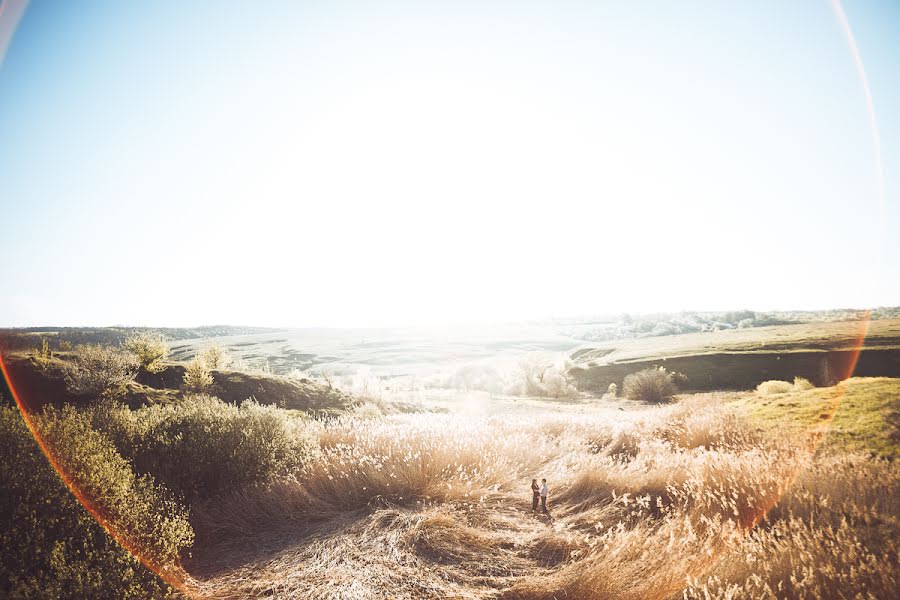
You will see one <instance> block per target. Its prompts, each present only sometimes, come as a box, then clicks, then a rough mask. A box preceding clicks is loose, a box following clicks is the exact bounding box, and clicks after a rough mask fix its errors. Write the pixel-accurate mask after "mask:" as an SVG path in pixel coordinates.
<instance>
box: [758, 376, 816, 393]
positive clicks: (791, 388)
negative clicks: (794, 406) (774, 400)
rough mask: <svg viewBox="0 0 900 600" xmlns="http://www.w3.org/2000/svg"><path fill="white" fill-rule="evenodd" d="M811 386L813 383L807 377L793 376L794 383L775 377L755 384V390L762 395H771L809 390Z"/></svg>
mask: <svg viewBox="0 0 900 600" xmlns="http://www.w3.org/2000/svg"><path fill="white" fill-rule="evenodd" d="M813 387H814V386H813V384H811V383H810V382H809V380H808V379H804V378H802V377H794V383H790V382H788V381H779V380H777V379H772V380H770V381H763V382H762V383H761V384H759V385H758V386H756V391H757V392H758V393H759V394H761V395H763V396H772V395H774V394H787V393H788V392H802V391H805V390H811V389H812V388H813Z"/></svg>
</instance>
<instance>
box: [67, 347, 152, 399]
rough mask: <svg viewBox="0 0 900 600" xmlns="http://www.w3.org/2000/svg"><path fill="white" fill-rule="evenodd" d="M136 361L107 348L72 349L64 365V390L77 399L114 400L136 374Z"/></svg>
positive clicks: (127, 354) (118, 351)
mask: <svg viewBox="0 0 900 600" xmlns="http://www.w3.org/2000/svg"><path fill="white" fill-rule="evenodd" d="M137 370H138V362H137V360H136V359H135V358H134V357H133V356H132V355H131V354H129V353H127V352H124V351H122V350H119V349H118V348H113V347H110V346H99V345H97V346H95V345H82V346H75V348H74V349H73V350H72V356H71V358H70V360H69V361H67V362H66V363H65V367H64V373H65V379H66V387H68V388H69V391H70V392H72V393H73V394H75V395H77V396H90V397H96V398H115V397H118V396H121V395H122V393H123V392H124V391H125V386H126V384H128V382H130V381H132V380H134V376H135V375H136V374H137Z"/></svg>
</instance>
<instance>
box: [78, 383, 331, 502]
mask: <svg viewBox="0 0 900 600" xmlns="http://www.w3.org/2000/svg"><path fill="white" fill-rule="evenodd" d="M94 423H95V425H96V426H97V427H98V428H99V429H101V430H102V431H105V432H106V433H107V435H109V436H110V439H112V440H113V443H114V444H115V446H116V448H117V449H118V450H119V452H121V453H122V455H123V456H125V457H126V458H128V459H129V460H131V461H132V464H133V465H134V467H135V469H136V470H137V471H138V472H139V473H146V474H152V475H153V477H154V478H155V479H156V480H157V481H160V482H161V483H163V484H164V485H165V486H166V487H168V488H169V489H171V490H173V491H174V492H176V493H178V494H181V495H183V496H184V498H185V499H186V500H187V501H188V502H191V503H195V502H198V501H202V500H206V499H209V498H212V497H214V496H217V495H219V494H221V493H223V492H227V491H232V490H238V489H242V488H245V487H247V486H250V485H253V484H257V483H262V482H265V481H268V480H270V479H271V478H273V477H276V476H278V475H282V474H287V473H290V472H293V471H295V470H297V469H298V468H300V467H301V466H302V465H303V464H304V463H305V462H306V461H308V460H309V458H310V457H311V456H312V454H313V452H314V451H315V447H316V446H315V441H314V438H313V437H312V436H311V435H310V434H308V433H306V431H305V430H304V428H303V427H302V425H301V424H300V422H299V420H298V419H297V418H295V417H291V416H289V415H287V413H285V412H284V411H282V410H280V409H278V408H276V407H274V406H262V405H260V404H258V403H256V402H254V401H251V400H247V401H245V402H243V403H242V404H241V405H240V406H235V405H232V404H227V403H225V402H222V401H221V400H219V399H218V398H214V397H210V396H202V395H201V396H190V397H188V398H186V399H184V400H183V401H182V402H179V403H177V404H174V405H165V406H162V405H157V406H146V407H143V408H141V409H138V410H129V409H128V408H126V407H120V408H113V409H108V408H102V407H98V408H96V409H95V410H94Z"/></svg>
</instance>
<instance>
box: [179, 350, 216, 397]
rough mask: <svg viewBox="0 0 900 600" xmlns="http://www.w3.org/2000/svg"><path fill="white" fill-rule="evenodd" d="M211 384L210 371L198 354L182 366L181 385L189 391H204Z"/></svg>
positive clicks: (207, 389)
mask: <svg viewBox="0 0 900 600" xmlns="http://www.w3.org/2000/svg"><path fill="white" fill-rule="evenodd" d="M212 385H213V376H212V371H211V370H210V368H209V365H207V364H206V360H204V359H203V358H202V357H200V356H195V357H194V358H193V360H191V361H190V362H189V363H188V364H187V366H186V367H185V368H184V379H183V382H182V387H183V388H184V389H185V390H187V391H189V392H196V393H201V392H206V391H209V389H210V388H211V387H212Z"/></svg>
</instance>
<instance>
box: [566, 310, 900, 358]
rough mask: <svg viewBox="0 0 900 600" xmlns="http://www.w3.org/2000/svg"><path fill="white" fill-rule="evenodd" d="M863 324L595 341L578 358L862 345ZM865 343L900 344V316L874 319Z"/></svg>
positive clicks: (683, 354) (808, 348) (850, 322)
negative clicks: (860, 343)
mask: <svg viewBox="0 0 900 600" xmlns="http://www.w3.org/2000/svg"><path fill="white" fill-rule="evenodd" d="M863 326H864V324H863V323H861V322H859V321H838V322H827V323H803V324H798V325H776V326H772V327H754V328H749V329H728V330H723V331H716V332H706V333H688V334H684V335H670V336H662V337H650V338H639V339H630V340H615V341H610V342H603V343H599V344H591V349H590V350H582V351H580V352H579V353H578V355H577V356H576V358H575V363H576V364H577V365H578V366H592V365H600V364H610V363H614V362H623V361H633V360H642V359H648V358H662V357H672V356H685V355H697V354H712V353H717V352H763V353H769V352H797V351H802V350H851V349H853V348H855V347H856V344H857V339H858V336H859V334H860V332H861V331H862V328H863ZM864 347H866V348H900V319H882V320H878V321H872V322H871V323H870V324H869V328H868V332H867V333H866V338H865V345H864Z"/></svg>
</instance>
